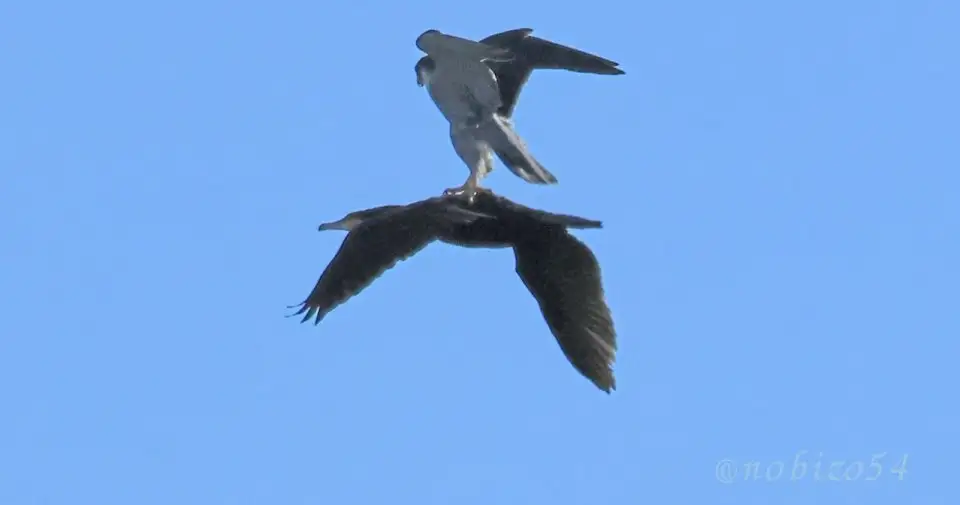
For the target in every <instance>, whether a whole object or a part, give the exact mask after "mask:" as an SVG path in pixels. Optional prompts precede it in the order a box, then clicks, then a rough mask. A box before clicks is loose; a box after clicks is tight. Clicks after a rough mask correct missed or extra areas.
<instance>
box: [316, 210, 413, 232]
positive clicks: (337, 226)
mask: <svg viewBox="0 0 960 505" xmlns="http://www.w3.org/2000/svg"><path fill="white" fill-rule="evenodd" d="M400 207H402V206H401V205H384V206H383V207H374V208H372V209H366V210H358V211H355V212H351V213H349V214H347V215H346V216H343V217H342V218H340V219H338V220H336V221H330V222H329V223H323V224H321V225H320V226H319V227H318V228H317V230H319V231H326V230H343V231H352V230H353V229H354V228H356V227H357V226H360V225H361V224H363V223H365V222H367V221H369V220H371V219H376V218H378V217H380V216H382V215H384V214H386V213H388V212H390V211H391V210H394V209H398V208H400Z"/></svg>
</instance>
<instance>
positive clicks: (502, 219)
mask: <svg viewBox="0 0 960 505" xmlns="http://www.w3.org/2000/svg"><path fill="white" fill-rule="evenodd" d="M602 226H603V225H602V223H601V222H600V221H594V220H590V219H585V218H582V217H577V216H570V215H563V214H554V213H551V212H546V211H542V210H537V209H532V208H529V207H525V206H523V205H520V204H518V203H516V202H513V201H511V200H509V199H507V198H505V197H502V196H498V195H495V194H494V193H493V192H492V191H490V190H488V189H485V188H479V189H478V191H477V193H476V195H475V198H474V200H473V201H472V202H470V201H468V200H467V199H465V198H462V197H459V196H454V195H444V196H440V197H433V198H428V199H425V200H421V201H419V202H414V203H411V204H409V205H386V206H382V207H375V208H372V209H366V210H360V211H356V212H351V213H349V214H347V215H346V216H344V217H343V218H341V219H339V220H337V221H333V222H329V223H324V224H321V225H320V227H319V229H320V230H346V231H347V232H348V233H347V236H346V238H345V239H344V241H343V243H342V244H341V246H340V249H339V250H338V251H337V253H336V255H335V256H334V258H333V260H332V261H330V263H329V264H328V265H327V267H326V268H325V269H324V271H323V273H322V274H321V276H320V279H319V280H318V281H317V283H316V285H315V286H314V288H313V290H312V291H311V292H310V294H309V295H308V296H307V297H306V299H305V300H304V301H303V302H302V303H300V304H298V305H295V306H291V307H290V308H295V307H299V310H297V311H296V312H295V313H293V314H290V316H298V315H301V314H302V315H303V317H302V319H301V321H300V322H301V323H302V322H306V321H308V320H310V319H311V318H312V319H313V320H314V324H317V323H319V322H320V321H321V320H322V319H323V318H324V317H325V316H326V315H327V314H328V313H329V312H330V311H332V310H333V309H334V308H336V307H337V306H339V305H340V304H342V303H344V302H346V301H347V300H348V299H350V298H351V297H353V296H355V295H357V294H359V293H360V292H361V291H362V290H363V289H365V288H366V287H367V286H369V285H370V284H371V283H372V282H373V281H374V280H376V279H377V278H379V277H380V276H381V275H383V273H384V272H385V271H387V270H389V269H390V268H392V267H393V266H395V265H396V264H397V262H399V261H401V260H405V259H408V258H410V257H412V256H413V255H415V254H416V253H417V252H419V251H420V250H422V249H423V248H425V247H426V246H427V245H429V244H431V243H432V242H435V241H440V242H444V243H448V244H452V245H457V246H462V247H481V248H506V247H511V248H513V252H514V257H515V260H516V272H517V274H518V276H519V277H520V280H521V281H522V282H523V284H524V285H525V286H526V287H527V289H528V290H529V292H530V294H531V295H533V297H534V298H535V299H536V300H537V303H538V304H539V306H540V312H541V314H542V316H543V318H544V320H545V321H546V323H547V326H548V327H549V329H550V331H551V333H552V334H553V336H554V337H555V338H556V340H557V342H558V344H559V345H560V349H561V351H562V352H563V354H564V355H565V356H566V358H567V360H568V361H569V362H570V363H571V364H572V365H573V367H574V368H575V369H576V370H577V371H578V372H580V374H582V375H583V376H584V377H586V378H587V379H589V380H590V381H591V382H593V384H594V385H596V386H597V387H598V388H599V389H600V390H602V391H605V392H607V393H610V391H611V390H613V389H616V383H615V379H614V375H613V371H612V369H611V368H612V365H613V363H614V360H615V354H616V349H617V342H616V332H615V330H614V324H613V319H612V316H611V314H610V309H609V307H608V306H607V303H606V300H605V295H604V290H603V285H602V281H601V273H600V265H599V263H598V262H597V259H596V257H595V256H594V254H593V252H592V251H591V250H590V248H589V247H587V246H586V245H585V244H584V243H583V242H581V241H580V240H578V239H577V238H576V237H574V236H573V235H571V234H570V233H569V232H568V228H578V229H589V228H602Z"/></svg>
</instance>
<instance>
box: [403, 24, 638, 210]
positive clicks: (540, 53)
mask: <svg viewBox="0 0 960 505" xmlns="http://www.w3.org/2000/svg"><path fill="white" fill-rule="evenodd" d="M532 32H533V29H531V28H519V29H515V30H508V31H505V32H500V33H496V34H494V35H491V36H489V37H486V38H484V39H482V40H480V41H479V42H474V41H471V40H468V39H463V38H460V37H454V36H452V35H446V34H442V33H440V32H438V31H436V30H427V31H426V32H424V33H423V34H422V35H420V37H419V38H418V39H417V47H419V48H420V49H421V50H422V51H424V52H425V53H427V55H426V56H424V57H422V58H420V60H419V61H417V64H416V66H415V70H416V74H417V84H418V85H420V86H425V87H426V88H427V92H428V94H429V95H430V97H431V99H433V101H434V103H435V104H436V105H437V107H438V108H439V109H440V111H441V112H442V113H443V115H444V117H446V118H447V120H448V121H449V122H450V138H451V140H452V142H453V146H454V149H455V150H456V152H457V154H458V155H459V156H460V158H461V159H462V160H463V161H464V163H466V164H467V166H468V167H469V168H470V177H468V179H467V181H466V182H465V183H464V184H463V185H462V186H460V187H458V188H451V189H448V190H447V191H446V192H445V193H463V194H465V195H466V196H468V198H469V197H472V195H473V194H475V193H476V189H477V187H479V183H480V180H481V179H483V178H484V177H485V176H486V175H487V174H488V173H489V172H490V171H492V170H493V153H494V152H495V153H496V154H497V156H498V157H499V158H500V160H501V161H502V162H503V164H504V165H505V166H506V167H507V168H508V169H510V171H511V172H513V173H514V174H516V175H517V176H518V177H520V178H522V179H523V180H525V181H527V182H530V183H534V184H555V183H556V182H557V178H556V177H555V176H554V175H553V174H551V173H550V172H549V171H548V170H547V169H546V168H544V167H543V165H541V164H540V163H539V162H538V161H537V160H536V158H534V157H533V155H532V154H531V153H530V152H529V149H528V148H527V147H526V144H525V142H524V141H523V139H522V138H521V137H520V136H519V135H518V134H517V133H516V131H515V130H514V127H513V123H512V120H511V118H512V116H513V110H514V108H515V107H516V104H517V99H518V98H519V95H520V91H521V89H522V88H523V85H524V84H525V83H526V82H527V80H528V79H529V78H530V74H531V73H532V72H533V70H535V69H562V70H568V71H571V72H578V73H590V74H604V75H622V74H624V73H625V72H624V71H623V70H620V69H619V68H617V67H618V66H619V64H618V63H617V62H615V61H611V60H608V59H606V58H601V57H600V56H596V55H594V54H590V53H587V52H584V51H580V50H578V49H574V48H572V47H568V46H563V45H560V44H557V43H555V42H551V41H548V40H544V39H541V38H538V37H534V36H532V35H531V33H532ZM447 41H449V42H447ZM454 46H456V47H454ZM493 48H496V49H501V50H504V51H507V52H506V53H499V54H497V53H494V52H493V51H491V49H493ZM482 56H489V57H488V58H482ZM478 58H479V59H481V60H482V62H483V63H484V65H483V66H485V67H486V68H488V69H489V70H490V73H485V72H481V71H478V70H477V66H476V62H477V59H478ZM464 68H469V71H464V70H463V69H464ZM481 70H482V69H481ZM467 73H470V75H469V76H468V75H467ZM491 75H492V78H491ZM494 87H495V88H496V90H497V93H498V95H499V100H497V99H494V98H492V97H490V96H489V93H490V92H491V91H492V89H493V88H494ZM480 97H482V98H480ZM494 104H497V105H496V106H495V107H494Z"/></svg>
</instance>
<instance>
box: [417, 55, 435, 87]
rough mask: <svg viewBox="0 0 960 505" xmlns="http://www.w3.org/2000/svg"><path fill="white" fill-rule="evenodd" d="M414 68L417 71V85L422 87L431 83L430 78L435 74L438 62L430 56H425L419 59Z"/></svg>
mask: <svg viewBox="0 0 960 505" xmlns="http://www.w3.org/2000/svg"><path fill="white" fill-rule="evenodd" d="M413 68H414V70H416V72H417V86H420V87H421V88H422V87H424V86H426V85H427V84H430V78H431V77H432V76H433V71H434V70H435V69H436V68H437V62H435V61H433V58H431V57H429V56H424V57H423V58H420V59H419V60H417V64H416V65H415V66H414V67H413Z"/></svg>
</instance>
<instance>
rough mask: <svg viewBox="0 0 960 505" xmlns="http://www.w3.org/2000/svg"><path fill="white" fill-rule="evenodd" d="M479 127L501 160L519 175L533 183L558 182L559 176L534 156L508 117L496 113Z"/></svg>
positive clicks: (484, 138)
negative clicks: (555, 175)
mask: <svg viewBox="0 0 960 505" xmlns="http://www.w3.org/2000/svg"><path fill="white" fill-rule="evenodd" d="M479 128H480V129H481V136H482V137H483V140H485V141H487V142H488V143H489V144H490V147H491V148H493V150H494V152H496V153H497V156H498V157H499V158H500V161H502V162H503V164H504V165H506V167H507V168H508V169H510V171H511V172H513V173H514V174H515V175H516V176H517V177H520V178H521V179H523V180H525V181H527V182H529V183H532V184H556V183H557V178H556V177H554V175H553V174H551V173H550V171H549V170H547V169H546V168H544V167H543V165H541V164H540V162H539V161H537V159H536V158H534V157H533V154H531V153H530V150H529V149H527V146H526V144H525V143H524V141H523V139H522V138H520V135H518V134H517V132H516V131H514V129H513V125H512V124H510V121H509V120H508V119H506V118H503V117H501V116H500V115H499V114H494V115H493V117H492V119H490V120H487V121H484V122H483V123H481V124H480V125H479Z"/></svg>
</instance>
